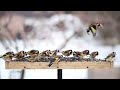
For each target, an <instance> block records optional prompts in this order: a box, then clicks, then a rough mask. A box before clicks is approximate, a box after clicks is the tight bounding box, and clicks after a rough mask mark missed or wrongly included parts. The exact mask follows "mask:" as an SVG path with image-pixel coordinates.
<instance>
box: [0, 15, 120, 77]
mask: <svg viewBox="0 0 120 90" xmlns="http://www.w3.org/2000/svg"><path fill="white" fill-rule="evenodd" d="M60 20H64V21H65V24H66V27H67V30H66V31H65V32H64V33H63V32H62V31H57V28H56V27H54V25H55V24H56V23H58V22H59V21H60ZM25 23H26V24H28V25H33V26H34V29H35V30H36V31H37V32H38V33H37V34H38V37H39V35H41V36H42V35H43V36H44V35H45V34H47V36H48V38H47V39H45V40H41V39H34V38H33V39H31V40H29V41H27V47H24V46H23V42H22V41H20V40H19V41H17V43H18V45H19V51H20V50H25V51H28V50H31V49H37V50H39V51H43V50H47V49H50V50H55V49H58V48H59V47H60V46H61V45H62V44H63V43H64V41H65V38H69V37H70V36H71V35H72V34H73V33H74V30H81V31H82V30H83V36H82V37H80V38H75V37H73V38H72V39H71V40H70V41H69V42H68V43H67V45H66V46H65V47H64V48H63V50H66V49H72V50H73V51H75V50H77V51H78V50H79V51H83V50H86V49H88V50H90V52H93V51H99V56H98V57H97V58H101V59H103V58H105V57H106V56H107V55H108V54H109V53H111V52H113V51H115V52H116V53H117V55H116V61H115V63H114V66H115V67H120V59H119V53H120V45H116V46H115V48H112V47H110V46H102V45H100V44H99V42H97V41H96V40H95V39H94V37H93V36H92V35H87V33H86V31H85V29H86V26H85V25H83V24H82V22H81V21H80V19H79V18H78V17H76V16H73V15H69V14H68V15H63V14H59V15H54V16H52V17H51V18H47V19H46V18H43V19H36V18H27V19H26V22H25ZM51 28H52V29H53V30H52V31H51V30H50V29H51ZM41 32H42V34H41ZM36 37H37V36H36ZM0 48H1V52H0V55H2V54H4V53H5V52H6V50H5V49H4V47H3V46H2V45H1V43H0ZM11 49H12V50H13V51H15V50H14V48H11ZM4 63H5V62H4V60H3V59H0V72H1V78H3V79H8V78H10V76H9V74H10V72H11V71H13V70H6V69H5V64H4ZM15 71H16V70H15ZM16 73H17V74H16ZM16 73H15V74H11V75H12V76H11V78H15V79H16V78H19V72H16ZM87 73H88V70H87V69H74V70H73V69H64V70H63V78H64V79H87V77H88V76H87ZM29 78H30V79H56V78H57V70H56V69H45V70H44V69H35V70H33V69H32V70H26V72H25V79H29Z"/></svg>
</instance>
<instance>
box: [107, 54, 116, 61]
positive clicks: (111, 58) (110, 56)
mask: <svg viewBox="0 0 120 90" xmlns="http://www.w3.org/2000/svg"><path fill="white" fill-rule="evenodd" d="M115 56H116V52H112V53H110V54H109V55H108V56H107V57H106V58H105V61H110V62H113V61H114V58H115Z"/></svg>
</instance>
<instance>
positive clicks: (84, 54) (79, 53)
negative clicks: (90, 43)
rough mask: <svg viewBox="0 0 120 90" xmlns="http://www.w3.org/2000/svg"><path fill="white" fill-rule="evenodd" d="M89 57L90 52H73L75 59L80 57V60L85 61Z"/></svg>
mask: <svg viewBox="0 0 120 90" xmlns="http://www.w3.org/2000/svg"><path fill="white" fill-rule="evenodd" d="M87 55H89V50H84V51H82V52H80V51H74V52H73V56H74V57H80V59H83V58H84V57H85V56H87Z"/></svg>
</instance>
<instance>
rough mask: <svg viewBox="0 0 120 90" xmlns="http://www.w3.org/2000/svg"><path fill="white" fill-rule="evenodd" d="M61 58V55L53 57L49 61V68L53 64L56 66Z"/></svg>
mask: <svg viewBox="0 0 120 90" xmlns="http://www.w3.org/2000/svg"><path fill="white" fill-rule="evenodd" d="M62 57H63V55H56V56H54V59H51V60H50V63H49V65H48V66H49V67H51V65H52V64H53V63H57V64H58V62H59V61H60V59H61V58H62Z"/></svg>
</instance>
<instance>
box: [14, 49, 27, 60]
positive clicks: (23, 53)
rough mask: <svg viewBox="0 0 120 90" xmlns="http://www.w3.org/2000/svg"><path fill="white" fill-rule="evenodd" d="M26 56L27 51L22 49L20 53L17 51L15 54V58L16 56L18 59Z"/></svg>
mask: <svg viewBox="0 0 120 90" xmlns="http://www.w3.org/2000/svg"><path fill="white" fill-rule="evenodd" d="M25 56H27V52H25V51H20V52H18V53H16V54H15V55H14V58H16V59H18V60H22V59H24V58H25Z"/></svg>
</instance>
